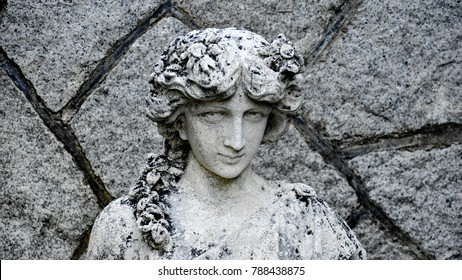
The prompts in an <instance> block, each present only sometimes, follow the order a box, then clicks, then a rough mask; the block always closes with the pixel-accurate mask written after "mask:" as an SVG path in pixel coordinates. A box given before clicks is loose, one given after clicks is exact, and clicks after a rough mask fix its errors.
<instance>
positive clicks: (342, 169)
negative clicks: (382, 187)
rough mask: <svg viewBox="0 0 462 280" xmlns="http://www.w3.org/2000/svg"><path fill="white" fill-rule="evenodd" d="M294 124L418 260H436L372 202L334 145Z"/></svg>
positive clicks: (302, 123) (303, 123) (307, 126)
mask: <svg viewBox="0 0 462 280" xmlns="http://www.w3.org/2000/svg"><path fill="white" fill-rule="evenodd" d="M292 123H293V125H294V126H295V128H296V129H297V130H298V131H299V132H300V134H301V135H302V137H303V138H304V140H305V142H306V143H307V144H308V146H309V147H310V148H311V149H312V150H313V151H315V152H318V153H319V154H320V155H321V156H322V158H323V159H324V161H325V162H326V163H327V164H331V165H333V166H334V167H335V168H336V169H337V171H338V172H339V173H340V174H342V175H343V176H344V177H345V178H346V180H347V181H348V183H349V184H350V186H351V187H352V188H353V189H354V191H355V193H356V195H357V197H358V200H359V202H360V204H361V205H363V206H364V207H366V208H367V209H369V211H371V212H372V214H373V215H374V216H375V217H376V218H377V219H378V220H379V221H380V222H381V223H382V224H384V225H385V226H386V227H387V228H388V229H389V230H390V232H392V233H393V234H395V235H396V236H397V237H398V238H399V239H400V240H401V241H403V242H404V244H406V245H407V246H408V247H409V248H410V249H411V251H412V252H413V253H414V254H415V256H416V257H417V258H419V259H435V257H434V256H432V255H431V254H429V253H427V252H425V251H424V250H423V249H422V248H421V247H420V245H419V244H417V242H416V241H415V240H413V239H412V238H411V237H410V236H409V235H408V234H407V233H406V232H404V231H403V230H402V229H401V228H399V227H398V226H397V225H396V224H395V223H394V221H393V220H392V219H391V218H390V217H388V215H387V214H386V213H385V212H384V211H383V210H382V209H381V208H380V207H379V206H378V205H376V204H375V203H374V202H373V201H372V200H371V198H370V197H369V195H368V193H367V191H366V188H365V183H364V182H363V181H362V179H361V177H360V176H359V175H357V174H355V172H354V171H353V170H352V169H351V168H350V167H349V166H348V164H347V163H346V162H345V161H344V160H343V159H341V158H340V157H338V156H337V154H338V152H337V151H336V150H335V149H334V148H333V147H332V143H330V141H329V140H327V139H326V138H324V137H323V136H321V135H320V134H319V133H318V132H317V131H316V130H315V129H314V128H313V127H312V126H311V125H310V124H308V123H307V122H306V121H305V120H304V119H302V118H301V117H295V118H293V119H292Z"/></svg>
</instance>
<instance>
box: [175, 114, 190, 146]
mask: <svg viewBox="0 0 462 280" xmlns="http://www.w3.org/2000/svg"><path fill="white" fill-rule="evenodd" d="M173 125H174V127H175V129H176V130H177V131H178V134H179V135H180V138H181V140H183V141H187V140H188V134H187V133H186V125H185V119H184V115H181V116H178V118H177V119H176V120H175V123H174V124H173Z"/></svg>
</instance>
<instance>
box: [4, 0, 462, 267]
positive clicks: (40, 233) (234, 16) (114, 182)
mask: <svg viewBox="0 0 462 280" xmlns="http://www.w3.org/2000/svg"><path fill="white" fill-rule="evenodd" d="M160 5H163V6H162V7H163V11H164V12H165V14H163V13H156V10H157V8H158V7H160ZM2 11H3V12H2ZM461 14H462V6H461V4H460V3H459V2H458V1H449V0H447V1H446V0H422V1H398V0H391V1H385V2H383V1H377V0H368V1H358V0H343V1H340V0H339V1H325V0H322V1H262V0H252V1H245V0H238V1H224V0H223V1H210V0H191V1H149V2H145V1H129V2H127V1H121V0H120V1H111V0H105V1H96V2H95V1H54V0H47V1H32V0H26V1H8V5H7V6H6V8H5V7H4V8H2V7H0V20H1V21H2V22H1V25H0V47H1V52H2V56H1V60H0V66H1V67H2V68H4V69H7V68H8V66H7V64H5V61H6V58H5V57H4V55H3V52H5V53H6V55H7V57H8V59H11V61H13V62H15V63H16V64H17V65H18V69H19V71H21V72H22V73H23V74H24V76H25V77H26V78H27V79H29V80H30V82H31V84H32V86H33V87H34V88H35V89H36V91H37V94H38V95H39V96H40V97H41V98H42V99H43V101H44V102H43V103H44V104H45V105H46V106H47V107H48V108H49V109H51V111H45V113H44V112H41V113H40V114H52V112H53V111H58V110H60V109H61V108H62V107H63V106H64V105H65V104H66V103H67V102H68V101H69V100H77V99H79V98H80V100H81V101H83V102H82V103H81V105H80V103H78V102H77V103H76V104H77V105H76V107H75V108H72V109H75V111H76V114H75V115H74V114H73V111H72V110H71V111H69V112H65V113H70V114H68V115H64V118H65V121H66V122H67V121H69V123H68V124H67V125H63V126H62V127H59V128H56V127H47V126H45V125H44V123H43V122H42V120H41V119H40V117H39V115H38V113H37V112H36V111H35V110H34V108H35V107H36V106H35V107H34V106H31V105H37V104H36V103H37V102H40V100H39V101H36V100H32V101H29V100H27V99H26V98H25V97H24V94H23V92H22V91H20V90H18V88H17V86H16V85H15V84H14V83H12V81H13V80H17V79H18V77H16V76H14V75H13V76H14V77H13V78H9V77H8V76H7V75H5V72H3V70H1V69H0V71H1V79H0V91H1V95H0V98H1V103H0V108H1V109H0V110H1V111H0V113H1V115H2V120H1V131H0V140H1V143H0V144H1V148H0V152H1V158H0V161H1V169H0V170H1V177H0V178H1V180H2V181H1V189H0V203H1V206H0V207H1V208H2V209H1V212H0V216H1V221H0V224H1V228H0V238H1V239H0V257H1V258H2V259H21V258H22V259H68V258H71V257H74V258H78V257H80V254H81V252H83V251H84V250H85V248H86V247H85V242H84V240H85V237H86V231H87V230H88V229H89V228H90V226H91V225H92V224H93V222H94V219H95V217H96V215H97V214H98V213H99V212H100V211H101V208H100V207H99V206H98V203H97V201H98V200H97V199H96V196H95V195H94V194H93V193H92V187H90V185H88V184H87V183H86V182H85V180H84V178H86V177H88V174H87V173H88V172H89V171H88V170H83V169H82V168H80V167H79V165H76V164H75V163H74V162H76V161H77V160H76V158H75V157H76V155H75V154H70V153H68V152H67V151H66V149H65V148H64V146H65V145H71V144H72V143H71V144H70V143H65V144H64V143H60V141H59V140H57V139H58V138H55V136H54V134H56V133H58V132H59V131H56V130H57V129H66V130H68V131H71V132H75V135H76V136H77V138H78V141H79V144H80V146H81V147H82V149H83V152H84V154H83V155H84V156H85V157H86V159H87V160H88V163H89V164H90V165H91V166H92V167H93V170H94V172H95V174H92V175H93V177H99V178H101V180H102V181H103V183H104V187H105V188H106V189H107V190H108V191H109V192H110V193H111V194H112V195H113V196H114V197H119V196H121V195H123V194H126V192H127V191H128V188H129V187H130V185H131V184H132V183H133V182H135V181H136V179H137V177H138V172H139V171H140V169H141V167H142V166H143V165H144V163H145V157H146V154H147V153H151V152H152V153H157V152H158V151H159V149H160V148H161V142H162V139H161V137H160V136H159V135H158V133H157V131H156V127H155V124H154V123H152V122H150V121H149V120H148V119H147V118H146V117H145V115H144V110H145V103H144V98H145V96H146V94H147V92H148V89H149V85H148V84H147V76H148V75H149V73H150V72H152V71H153V66H154V62H155V61H156V60H157V59H158V57H159V56H160V53H161V51H162V49H163V48H164V47H165V46H166V44H167V42H168V41H170V40H171V39H172V38H174V37H175V36H176V35H178V34H184V33H186V32H187V31H189V30H191V29H193V28H205V27H228V26H236V27H244V28H248V29H249V30H251V31H253V32H256V33H258V34H261V35H263V36H264V37H265V38H267V39H268V40H270V41H271V40H273V39H274V38H275V37H276V36H277V34H279V33H284V34H285V35H286V37H287V38H288V39H289V40H291V41H292V42H294V44H295V45H296V46H297V47H298V48H299V51H300V52H301V53H302V54H303V55H304V57H305V58H306V59H307V61H306V62H307V69H306V74H307V79H306V82H305V88H304V93H305V102H304V106H303V108H302V114H301V118H302V119H303V120H304V121H305V123H306V124H307V125H309V126H310V127H312V128H313V129H314V131H315V136H318V137H320V139H324V140H325V142H324V143H322V145H321V146H322V148H321V150H322V149H324V152H323V151H319V150H317V149H314V148H313V150H312V149H310V147H309V146H308V145H307V143H305V140H307V139H308V138H311V137H313V135H308V134H306V133H305V132H303V130H302V129H300V127H297V123H296V122H294V124H295V126H296V127H297V128H299V130H297V129H295V128H294V127H292V128H290V129H289V131H288V132H287V134H286V135H284V136H283V137H282V138H281V139H280V140H279V141H278V142H275V143H268V144H265V145H263V146H262V148H261V150H260V152H259V154H258V156H257V159H256V160H255V162H254V167H255V168H256V169H257V172H258V173H259V174H261V175H262V176H264V177H266V178H268V179H274V180H281V179H282V180H287V181H292V182H302V183H305V184H307V185H310V186H311V187H313V188H314V189H315V190H316V192H317V194H318V196H319V197H321V198H323V199H325V200H326V201H327V202H328V203H329V204H330V205H331V207H332V208H334V209H335V210H337V211H338V212H339V213H340V214H341V216H342V217H343V218H344V219H346V220H347V221H348V222H349V223H350V224H351V226H352V228H353V231H354V232H355V233H356V234H357V236H358V239H359V240H360V241H361V242H362V243H363V245H364V247H365V249H366V251H367V252H368V256H369V258H372V259H415V258H422V257H423V258H436V259H462V248H461V245H460V244H462V240H461V237H462V232H461V230H460V224H461V223H462V217H461V213H462V211H461V205H462V203H461V200H462V199H461V196H462V191H461V182H462V178H461V172H460V170H461V169H462V168H461V167H462V166H461V165H462V160H461V158H462V157H461V153H462V148H461V140H460V139H462V135H460V134H461V133H460V131H461V129H462V95H461V94H460V92H461V87H460V80H461V61H462V46H461V42H462V41H461V38H462V31H461V30H462V21H461V20H460V15H461ZM148 17H150V21H149V23H148V26H147V30H145V29H140V28H139V26H140V23H141V22H142V20H143V19H147V18H148ZM342 20H343V21H342ZM130 36H131V37H130ZM129 37H130V38H134V39H135V40H134V42H132V41H128V40H127V38H129ZM119 46H126V49H127V52H126V53H123V55H122V56H121V57H120V58H118V56H117V53H116V51H117V50H118V47H119ZM315 46H319V47H315ZM108 57H110V58H111V59H115V61H113V63H114V64H113V65H114V67H109V68H104V67H103V68H99V69H100V72H98V73H93V71H94V70H95V68H96V67H97V65H98V64H100V63H103V62H104V61H105V59H107V58H108ZM100 74H101V83H97V84H96V85H88V90H89V91H88V96H84V97H82V96H77V93H78V92H79V88H80V87H81V86H82V84H83V83H84V82H85V81H88V80H90V79H92V78H95V77H97V75H100ZM10 75H11V74H10ZM42 117H43V115H42ZM50 117H51V116H50ZM52 117H53V118H58V119H59V117H60V115H59V114H58V115H53V116H52ZM448 124H451V126H445V125H448ZM443 126H444V127H451V128H457V129H458V130H457V129H456V130H454V131H453V132H452V131H447V132H445V133H453V134H454V135H455V136H453V137H450V139H453V140H451V141H453V143H450V144H449V145H448V144H447V143H446V142H445V143H440V144H439V142H438V141H439V140H434V139H437V137H436V136H438V135H432V133H433V134H434V133H435V132H431V131H439V130H438V129H436V130H430V133H428V134H425V135H424V134H422V135H418V133H419V132H418V131H419V129H421V128H423V127H434V128H438V127H443ZM300 131H301V132H300ZM457 133H458V134H457ZM458 135H459V136H460V137H458ZM412 136H416V137H417V136H418V137H420V138H419V139H421V142H420V143H426V140H428V139H430V138H432V137H433V136H435V137H433V138H432V139H433V140H432V141H433V142H432V143H433V144H432V145H423V144H422V145H421V144H417V145H414V146H413V147H412V149H410V148H408V149H405V148H403V147H405V146H406V145H399V144H396V143H399V141H395V142H393V141H388V140H387V139H389V138H390V137H392V138H393V139H398V140H399V139H401V138H403V139H405V137H412ZM427 138H428V139H427ZM376 139H380V141H381V142H380V145H379V146H380V147H386V151H381V149H380V148H379V146H377V147H378V148H374V147H376V146H374V145H370V146H368V147H372V148H371V149H364V151H366V152H364V153H360V154H355V155H354V156H353V158H349V159H345V158H343V157H342V156H343V154H342V150H341V149H349V148H355V147H354V146H353V147H352V146H351V145H358V147H361V145H369V144H374V143H376V142H374V141H375V140H376ZM435 141H436V142H435ZM307 142H309V141H307ZM352 143H355V144H352ZM451 144H452V145H451ZM72 145H74V144H72ZM339 147H342V148H341V149H340V148H339ZM326 150H327V151H328V152H327V153H326V152H325V151H326ZM359 150H361V149H359ZM78 160H79V161H81V160H82V158H80V159H78ZM342 166H343V167H344V168H341V167H342ZM349 169H351V172H352V173H349ZM352 174H353V175H354V176H357V177H354V176H352ZM355 178H360V180H355ZM99 201H100V204H101V200H99ZM373 213H375V214H373ZM384 217H385V218H384ZM387 218H388V220H387ZM390 223H391V224H392V226H390ZM416 246H418V247H419V248H420V249H421V250H422V251H423V252H424V254H419V253H418V252H416V249H415V247H416Z"/></svg>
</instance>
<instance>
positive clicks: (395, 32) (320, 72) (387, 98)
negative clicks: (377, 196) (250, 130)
mask: <svg viewBox="0 0 462 280" xmlns="http://www.w3.org/2000/svg"><path fill="white" fill-rule="evenodd" d="M461 13H462V6H461V5H460V3H458V2H457V1H444V0H425V1H419V2H418V3H417V2H413V1H406V2H403V1H398V0H393V1H386V2H383V1H375V0H373V1H364V2H363V3H362V5H361V6H360V7H359V8H358V11H357V13H356V14H355V17H354V18H353V19H352V21H351V23H350V25H349V26H348V27H346V28H345V30H343V32H342V33H341V34H339V37H338V38H337V40H336V41H335V42H334V43H333V44H332V46H331V47H330V48H331V50H330V51H328V52H326V53H325V55H324V56H322V57H321V58H320V59H319V63H317V64H316V65H315V66H314V67H313V68H312V69H310V70H309V73H308V78H307V80H306V88H307V89H309V90H307V97H306V104H305V105H306V106H305V112H304V114H305V116H306V117H307V118H308V119H310V120H311V121H312V122H313V123H315V124H316V126H317V127H320V128H321V129H322V130H323V133H324V134H325V135H326V136H328V137H329V138H331V139H336V140H341V139H343V140H344V139H346V138H352V137H355V138H363V137H372V136H377V135H384V134H390V133H397V132H404V131H406V130H409V129H417V128H420V127H423V126H425V125H428V124H440V123H445V122H457V123H460V122H461V120H462V95H461V94H460V92H461V91H462V88H461V85H460V77H461V74H462V70H461V69H462V67H461V61H462V48H461V39H460V36H461V31H460V30H462V22H461V20H460V15H461Z"/></svg>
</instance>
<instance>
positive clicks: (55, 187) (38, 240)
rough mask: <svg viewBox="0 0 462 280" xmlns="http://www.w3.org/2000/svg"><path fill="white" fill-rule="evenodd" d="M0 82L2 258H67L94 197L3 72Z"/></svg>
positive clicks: (89, 217) (88, 220)
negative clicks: (0, 119)
mask: <svg viewBox="0 0 462 280" xmlns="http://www.w3.org/2000/svg"><path fill="white" fill-rule="evenodd" d="M0 85H1V89H2V90H1V94H0V99H1V102H0V106H1V107H0V115H1V118H2V121H1V126H0V128H1V129H0V142H1V146H0V164H1V166H2V167H1V168H2V171H1V177H0V180H1V189H0V259H69V258H70V257H71V256H72V254H73V252H74V250H75V249H76V247H77V245H78V244H79V238H80V236H81V235H82V233H83V232H84V231H85V230H87V229H88V228H89V227H90V225H91V224H92V223H93V220H94V219H95V217H96V215H97V214H98V212H99V211H100V209H99V207H98V205H97V203H96V197H95V196H94V195H93V193H92V192H91V190H90V188H89V187H88V186H86V185H85V184H84V183H83V176H82V174H81V173H80V172H79V171H78V170H77V169H76V167H75V165H74V163H73V162H72V159H71V157H70V156H69V154H67V152H66V151H65V150H64V148H63V147H62V145H61V144H59V143H57V141H56V139H55V137H54V136H53V135H52V134H51V133H50V132H49V131H48V129H47V128H46V127H45V126H44V124H43V122H42V120H41V119H40V118H39V117H38V116H37V114H36V113H35V111H34V110H33V108H32V107H31V105H30V104H29V103H28V101H27V100H26V99H25V98H24V96H23V94H22V93H21V92H20V91H18V90H17V88H16V87H15V86H14V85H13V84H12V82H11V81H10V80H9V78H8V77H7V76H6V74H5V73H4V72H3V70H1V71H0Z"/></svg>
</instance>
